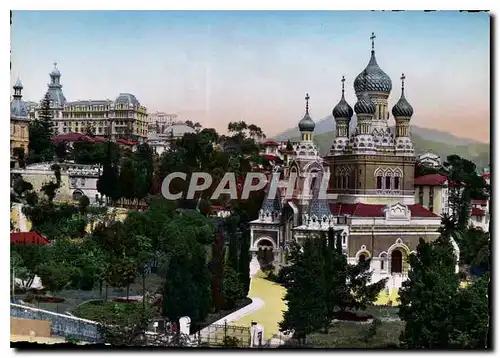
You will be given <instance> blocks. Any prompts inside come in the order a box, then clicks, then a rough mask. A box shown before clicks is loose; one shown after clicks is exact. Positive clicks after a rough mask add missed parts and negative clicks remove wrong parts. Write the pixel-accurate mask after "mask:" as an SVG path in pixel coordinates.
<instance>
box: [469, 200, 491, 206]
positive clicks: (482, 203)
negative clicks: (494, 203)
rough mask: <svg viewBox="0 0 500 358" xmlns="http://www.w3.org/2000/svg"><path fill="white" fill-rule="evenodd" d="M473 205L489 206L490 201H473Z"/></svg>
mask: <svg viewBox="0 0 500 358" xmlns="http://www.w3.org/2000/svg"><path fill="white" fill-rule="evenodd" d="M472 204H473V205H488V200H472Z"/></svg>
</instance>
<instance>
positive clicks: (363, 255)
mask: <svg viewBox="0 0 500 358" xmlns="http://www.w3.org/2000/svg"><path fill="white" fill-rule="evenodd" d="M358 261H359V262H365V261H366V255H365V254H361V255H359V257H358Z"/></svg>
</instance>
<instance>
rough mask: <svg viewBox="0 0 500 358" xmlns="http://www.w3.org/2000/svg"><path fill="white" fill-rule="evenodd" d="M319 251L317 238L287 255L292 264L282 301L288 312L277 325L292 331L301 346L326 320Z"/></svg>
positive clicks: (322, 260)
mask: <svg viewBox="0 0 500 358" xmlns="http://www.w3.org/2000/svg"><path fill="white" fill-rule="evenodd" d="M322 249H323V240H322V239H321V238H307V239H306V240H305V243H304V246H303V248H298V247H295V248H293V252H292V255H291V259H292V262H293V264H292V267H291V269H290V272H289V276H288V277H289V282H288V283H287V286H288V291H287V293H286V295H285V298H284V300H285V301H287V305H288V310H287V311H285V312H284V315H283V321H282V322H280V324H279V325H280V330H281V331H286V330H290V329H293V330H294V331H295V336H296V337H297V338H298V339H299V340H302V342H303V343H305V339H306V336H307V335H308V334H310V333H312V332H314V331H316V330H318V329H320V328H324V326H325V320H328V314H327V311H328V308H327V304H326V294H325V293H326V289H325V285H326V283H325V276H324V275H323V270H324V267H325V264H324V257H323V252H322Z"/></svg>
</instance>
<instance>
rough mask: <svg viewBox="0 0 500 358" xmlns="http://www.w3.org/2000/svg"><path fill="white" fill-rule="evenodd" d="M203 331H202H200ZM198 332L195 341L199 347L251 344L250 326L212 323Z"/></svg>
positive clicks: (240, 346) (244, 346)
mask: <svg viewBox="0 0 500 358" xmlns="http://www.w3.org/2000/svg"><path fill="white" fill-rule="evenodd" d="M200 332H201V331H200ZM200 332H198V333H197V334H196V335H195V337H194V341H196V342H197V345H198V346H199V347H239V348H248V347H249V346H250V341H251V334H250V327H244V326H235V325H229V324H227V322H224V324H212V325H210V326H208V327H205V328H204V329H203V333H200Z"/></svg>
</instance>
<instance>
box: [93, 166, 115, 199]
mask: <svg viewBox="0 0 500 358" xmlns="http://www.w3.org/2000/svg"><path fill="white" fill-rule="evenodd" d="M97 190H98V191H99V193H101V195H105V196H106V198H110V199H111V200H112V201H116V200H118V199H119V198H120V197H121V188H120V182H119V174H118V168H117V167H116V166H113V165H105V166H104V167H103V170H102V174H101V175H100V176H99V179H97Z"/></svg>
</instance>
